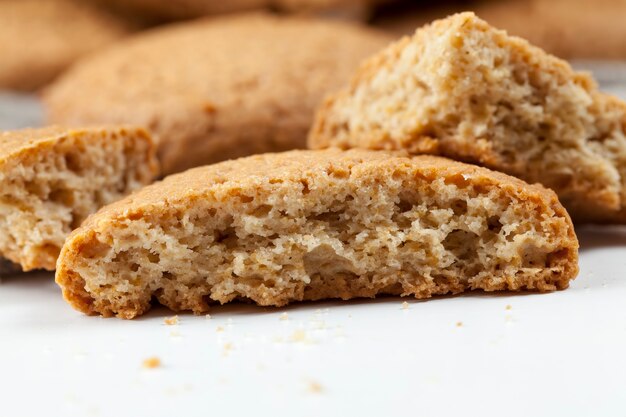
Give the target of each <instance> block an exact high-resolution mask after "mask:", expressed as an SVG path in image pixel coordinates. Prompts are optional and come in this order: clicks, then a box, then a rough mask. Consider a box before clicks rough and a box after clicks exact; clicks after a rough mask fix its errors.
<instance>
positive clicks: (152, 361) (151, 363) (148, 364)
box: [142, 356, 161, 369]
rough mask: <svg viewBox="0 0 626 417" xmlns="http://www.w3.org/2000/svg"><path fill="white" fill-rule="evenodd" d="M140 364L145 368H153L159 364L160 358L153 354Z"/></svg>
mask: <svg viewBox="0 0 626 417" xmlns="http://www.w3.org/2000/svg"><path fill="white" fill-rule="evenodd" d="M142 366H143V367H144V368H146V369H154V368H158V367H160V366H161V359H159V358H157V357H156V356H153V357H151V358H148V359H146V360H144V361H143V363H142Z"/></svg>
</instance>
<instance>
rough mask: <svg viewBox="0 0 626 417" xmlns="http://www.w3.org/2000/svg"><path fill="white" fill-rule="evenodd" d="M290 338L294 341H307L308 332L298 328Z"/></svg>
mask: <svg viewBox="0 0 626 417" xmlns="http://www.w3.org/2000/svg"><path fill="white" fill-rule="evenodd" d="M290 340H291V341H292V342H304V341H306V340H307V339H306V333H305V331H304V330H296V331H295V332H293V334H292V335H291V338H290Z"/></svg>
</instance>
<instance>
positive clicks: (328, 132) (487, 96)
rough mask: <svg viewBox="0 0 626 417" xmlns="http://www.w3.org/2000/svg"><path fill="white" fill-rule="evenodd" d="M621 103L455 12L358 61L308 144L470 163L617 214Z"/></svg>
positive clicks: (625, 205) (624, 169)
mask: <svg viewBox="0 0 626 417" xmlns="http://www.w3.org/2000/svg"><path fill="white" fill-rule="evenodd" d="M625 114H626V105H625V104H624V103H623V102H621V101H619V100H617V99H616V98H614V97H612V96H608V95H605V94H603V93H601V92H599V91H598V90H597V86H596V84H595V82H594V81H593V80H592V78H591V77H589V76H588V75H587V74H584V73H576V72H574V71H573V70H572V69H571V67H570V66H569V65H568V64H567V63H566V62H564V61H562V60H560V59H558V58H555V57H553V56H550V55H548V54H546V53H545V52H544V51H542V50H540V49H538V48H536V47H533V46H531V45H530V44H528V43H527V42H526V41H524V40H522V39H520V38H516V37H510V36H507V34H506V32H503V31H499V30H496V29H494V28H492V27H491V26H489V25H488V24H487V23H486V22H484V21H482V20H480V19H479V18H477V17H476V16H474V15H473V14H472V13H461V14H458V15H454V16H451V17H449V18H447V19H444V20H440V21H435V22H434V23H433V24H431V25H429V26H426V27H424V28H422V29H419V30H417V32H416V33H415V35H414V36H413V37H405V38H403V39H401V40H400V41H398V42H397V43H395V44H393V45H391V46H390V47H388V48H387V49H386V50H383V51H382V52H381V53H379V54H378V55H376V56H374V57H373V58H371V59H370V60H369V61H367V62H366V63H364V65H363V66H362V67H361V68H360V69H359V71H357V73H356V75H355V77H354V78H353V80H352V82H351V83H350V84H349V86H348V87H347V88H345V89H344V90H342V91H340V92H338V93H337V94H335V95H333V96H331V97H329V99H328V100H327V101H326V102H325V104H324V105H323V106H322V107H321V108H320V110H319V112H318V115H317V119H316V123H315V125H314V127H313V129H312V131H311V134H310V138H309V145H310V146H311V147H313V148H324V147H327V146H331V145H334V146H340V147H342V148H351V147H364V148H371V149H406V150H408V151H409V152H411V153H431V154H439V155H444V156H448V157H451V158H454V159H458V160H463V161H467V162H473V163H478V164H482V165H484V166H487V167H490V168H494V169H497V170H500V171H503V172H506V173H509V174H512V175H515V176H518V177H520V178H523V179H525V180H526V181H528V182H540V183H542V184H544V185H546V186H548V187H550V188H552V189H554V190H555V191H556V192H557V193H558V195H559V198H560V199H561V201H562V202H563V204H564V205H565V207H567V208H568V210H569V211H570V213H571V214H572V216H573V217H574V219H575V220H578V221H596V222H620V223H623V222H626V187H625V186H626V138H625V133H624V132H625V130H626V116H625Z"/></svg>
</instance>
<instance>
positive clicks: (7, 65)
mask: <svg viewBox="0 0 626 417" xmlns="http://www.w3.org/2000/svg"><path fill="white" fill-rule="evenodd" d="M131 30H132V27H131V25H129V24H128V23H126V22H123V21H121V20H120V19H117V18H115V17H114V16H112V15H109V14H107V13H106V12H103V11H102V10H99V9H98V8H96V7H92V6H89V5H87V4H85V1H84V0H1V1H0V56H1V57H2V59H1V60H0V89H10V90H25V91H30V90H36V89H38V88H40V87H42V86H44V85H46V84H47V83H49V82H50V81H52V80H53V79H54V78H55V77H56V76H57V75H59V74H60V73H61V72H62V71H64V70H65V69H66V68H67V67H68V66H69V65H70V64H72V63H73V62H74V61H75V60H77V59H78V58H79V57H81V56H83V55H85V54H86V53H89V52H92V51H94V50H96V49H98V48H100V47H103V46H104V45H107V44H109V43H111V42H114V41H116V40H118V39H121V38H122V37H123V36H125V35H127V34H128V33H130V32H131Z"/></svg>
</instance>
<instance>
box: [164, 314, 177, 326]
mask: <svg viewBox="0 0 626 417" xmlns="http://www.w3.org/2000/svg"><path fill="white" fill-rule="evenodd" d="M163 323H165V324H166V325H168V326H173V325H175V324H178V316H174V317H169V318H166V319H165V320H163Z"/></svg>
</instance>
